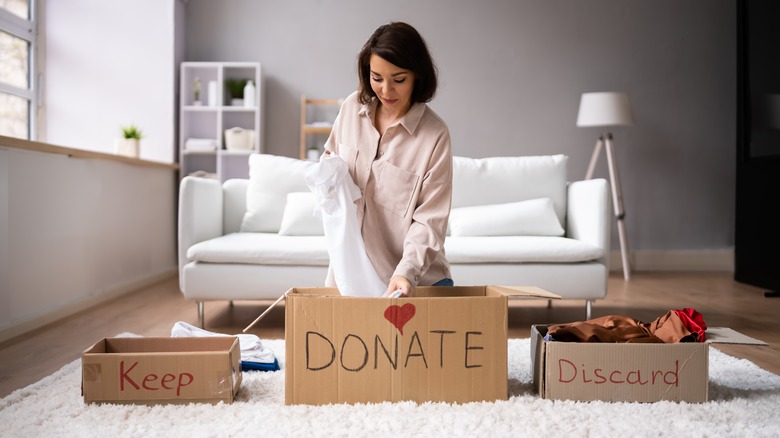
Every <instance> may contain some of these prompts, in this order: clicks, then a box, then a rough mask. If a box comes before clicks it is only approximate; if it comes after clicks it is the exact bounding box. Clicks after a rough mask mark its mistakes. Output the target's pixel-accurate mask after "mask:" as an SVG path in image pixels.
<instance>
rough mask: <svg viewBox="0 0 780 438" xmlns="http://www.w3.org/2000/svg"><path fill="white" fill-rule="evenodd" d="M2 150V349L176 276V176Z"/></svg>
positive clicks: (100, 161)
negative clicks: (67, 314) (39, 327)
mask: <svg viewBox="0 0 780 438" xmlns="http://www.w3.org/2000/svg"><path fill="white" fill-rule="evenodd" d="M2 146H3V145H2V144H1V143H0V340H2V339H3V338H4V336H3V335H4V334H10V335H13V334H18V333H15V332H10V333H5V332H4V331H5V330H9V329H10V328H13V327H20V326H21V327H23V326H24V324H25V323H28V322H30V321H35V320H38V323H40V322H50V321H46V320H45V319H46V317H47V316H50V315H57V312H58V311H60V310H61V309H63V308H68V307H70V308H73V309H79V307H80V306H82V307H83V305H84V303H94V302H96V300H99V298H100V296H101V295H115V294H118V293H122V292H127V291H128V288H132V287H138V286H139V284H141V283H144V282H146V281H149V280H154V279H159V278H160V276H163V275H166V274H167V275H169V274H171V273H173V272H175V269H176V229H175V211H176V201H175V200H176V181H175V180H176V172H175V170H173V169H170V168H153V167H145V166H138V165H132V164H125V163H120V162H115V161H111V160H104V159H82V158H69V157H68V156H65V155H56V154H48V153H41V152H31V151H25V150H18V149H3V148H2ZM59 316H64V315H61V314H60V315H59ZM41 318H43V320H42V319H41Z"/></svg>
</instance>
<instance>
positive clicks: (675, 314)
mask: <svg viewBox="0 0 780 438" xmlns="http://www.w3.org/2000/svg"><path fill="white" fill-rule="evenodd" d="M706 330H707V324H705V322H704V317H703V316H702V315H701V313H699V312H697V311H696V310H695V309H691V308H685V309H678V310H670V311H668V312H666V314H664V315H663V316H660V317H658V318H657V319H656V320H654V321H653V322H650V323H645V322H642V321H639V320H637V319H634V318H631V317H628V316H620V315H609V316H602V317H601V318H596V319H590V320H587V321H580V322H573V323H569V324H555V325H551V326H549V327H548V328H547V335H546V336H545V339H546V340H548V341H561V342H613V343H640V342H641V343H676V342H704V338H705V331H706Z"/></svg>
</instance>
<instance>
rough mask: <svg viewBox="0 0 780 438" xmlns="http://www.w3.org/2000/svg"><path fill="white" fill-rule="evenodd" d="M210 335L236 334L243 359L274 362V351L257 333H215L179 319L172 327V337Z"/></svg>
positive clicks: (244, 360)
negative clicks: (261, 340)
mask: <svg viewBox="0 0 780 438" xmlns="http://www.w3.org/2000/svg"><path fill="white" fill-rule="evenodd" d="M209 336H236V337H237V338H238V343H239V344H240V346H241V361H242V362H256V363H274V361H275V360H276V356H275V355H274V352H273V351H272V350H271V349H270V348H268V347H266V346H264V345H263V343H262V342H260V338H258V337H257V336H256V335H248V334H238V335H226V334H223V333H214V332H210V331H207V330H203V329H202V328H198V327H195V326H194V325H192V324H187V323H186V322H183V321H179V322H177V323H176V324H174V325H173V328H171V337H173V338H193V337H197V338H203V337H209Z"/></svg>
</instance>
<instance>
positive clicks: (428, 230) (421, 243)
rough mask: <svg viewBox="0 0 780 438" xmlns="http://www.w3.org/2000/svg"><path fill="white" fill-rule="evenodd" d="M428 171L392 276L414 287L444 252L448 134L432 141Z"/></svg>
mask: <svg viewBox="0 0 780 438" xmlns="http://www.w3.org/2000/svg"><path fill="white" fill-rule="evenodd" d="M435 141H436V146H435V147H434V148H433V152H432V154H431V156H430V160H429V166H428V171H427V172H426V173H425V175H424V176H423V180H422V188H421V191H420V196H419V198H418V202H417V204H416V205H415V208H414V211H413V212H412V224H411V227H410V228H409V231H408V232H407V233H406V238H405V239H404V250H403V257H402V258H401V262H400V263H399V264H398V266H397V268H396V270H395V272H394V273H393V275H394V276H395V275H403V276H404V277H406V278H407V279H408V280H409V281H410V282H411V283H412V284H414V285H415V286H416V285H417V283H418V282H419V280H420V277H421V276H422V275H423V274H424V273H425V272H426V271H427V270H428V267H429V266H430V265H431V263H432V262H433V261H434V260H435V259H436V257H437V255H438V254H439V253H440V252H441V251H442V250H443V249H444V239H445V238H446V233H447V221H448V219H449V216H450V207H451V206H452V152H451V142H450V134H449V131H448V130H446V129H445V130H444V131H442V132H441V134H440V135H439V136H438V137H437V138H436V139H435Z"/></svg>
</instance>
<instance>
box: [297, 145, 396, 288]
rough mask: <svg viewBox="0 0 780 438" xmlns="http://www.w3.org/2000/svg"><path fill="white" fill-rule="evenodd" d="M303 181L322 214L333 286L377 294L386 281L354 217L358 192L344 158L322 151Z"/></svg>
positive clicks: (358, 197) (358, 189) (359, 196)
mask: <svg viewBox="0 0 780 438" xmlns="http://www.w3.org/2000/svg"><path fill="white" fill-rule="evenodd" d="M306 185H308V186H309V189H311V191H312V192H314V196H315V198H316V200H317V208H318V209H319V212H320V214H321V215H322V225H323V228H324V230H325V242H326V244H327V246H328V256H329V257H330V267H331V268H332V269H333V275H334V277H335V279H336V286H337V287H338V288H339V292H340V293H341V294H342V295H349V296H360V297H381V296H382V295H383V294H384V293H385V291H386V290H387V284H385V283H384V282H383V281H382V280H380V279H379V275H377V273H376V270H375V269H374V266H373V265H372V264H371V261H370V260H369V259H368V256H367V255H366V247H365V244H364V243H363V235H362V234H361V232H360V224H358V221H357V208H356V207H355V201H356V200H358V199H360V198H361V196H362V194H361V193H360V188H359V187H358V186H357V185H355V183H354V182H353V181H352V178H351V177H350V175H349V169H348V167H347V162H346V161H344V160H343V159H342V158H341V157H339V156H338V155H336V154H334V153H331V154H330V155H327V156H325V155H323V156H322V157H321V158H320V161H319V162H318V163H317V164H315V165H314V166H312V168H311V169H309V171H308V172H306Z"/></svg>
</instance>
